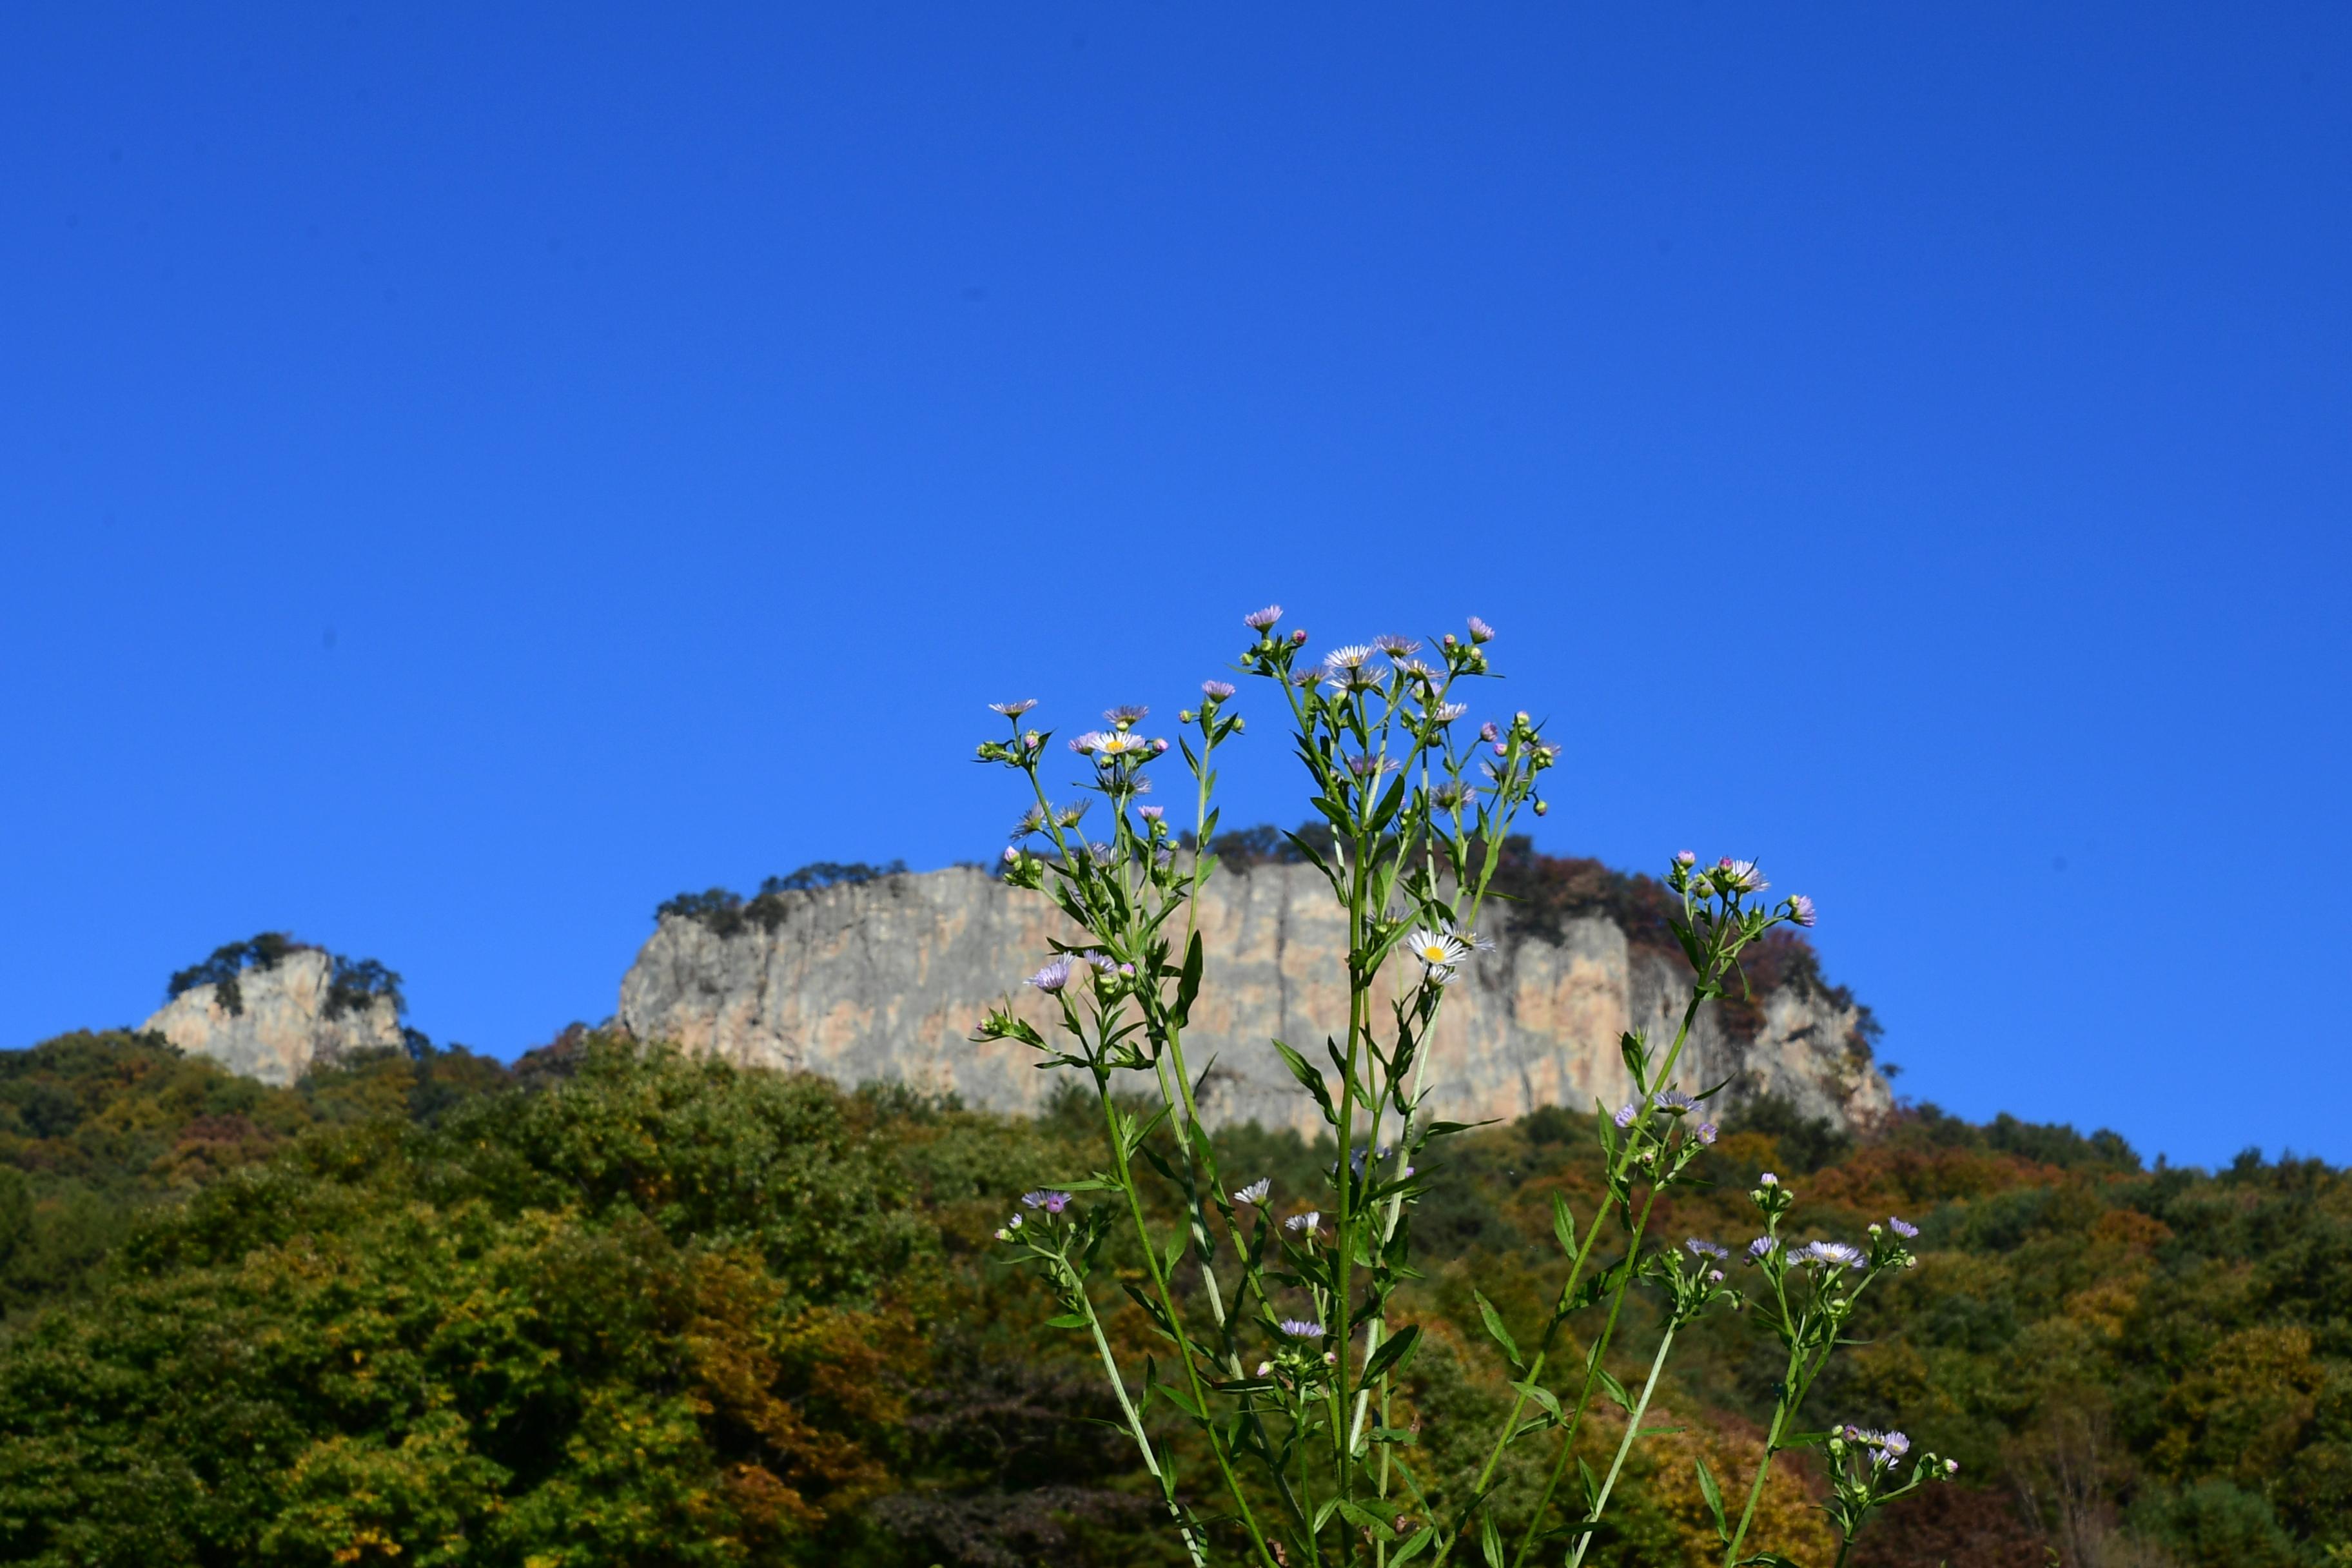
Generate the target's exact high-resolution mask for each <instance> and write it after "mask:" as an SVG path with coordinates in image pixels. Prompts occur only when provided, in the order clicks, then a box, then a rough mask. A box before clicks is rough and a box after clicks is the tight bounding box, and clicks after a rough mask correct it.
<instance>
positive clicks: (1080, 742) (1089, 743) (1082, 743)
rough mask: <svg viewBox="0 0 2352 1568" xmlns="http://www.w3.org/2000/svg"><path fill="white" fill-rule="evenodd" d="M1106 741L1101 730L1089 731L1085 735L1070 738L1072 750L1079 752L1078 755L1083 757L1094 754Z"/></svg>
mask: <svg viewBox="0 0 2352 1568" xmlns="http://www.w3.org/2000/svg"><path fill="white" fill-rule="evenodd" d="M1104 739H1105V736H1104V735H1103V732H1102V731H1100V730H1089V731H1087V732H1086V733H1085V734H1083V735H1073V736H1072V737H1070V750H1072V751H1074V752H1077V753H1078V755H1080V756H1082V757H1083V756H1086V755H1087V754H1089V753H1090V752H1093V751H1094V749H1095V748H1096V747H1097V746H1099V745H1101V744H1102V743H1103V741H1104Z"/></svg>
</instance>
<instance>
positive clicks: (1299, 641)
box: [1290, 626, 1307, 647]
mask: <svg viewBox="0 0 2352 1568" xmlns="http://www.w3.org/2000/svg"><path fill="white" fill-rule="evenodd" d="M1290 646H1291V647H1306V646H1307V628H1306V627H1305V626H1300V627H1299V628H1298V629H1297V631H1295V632H1292V633H1291V634H1290Z"/></svg>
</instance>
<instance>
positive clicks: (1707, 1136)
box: [1695, 1121, 1717, 1143]
mask: <svg viewBox="0 0 2352 1568" xmlns="http://www.w3.org/2000/svg"><path fill="white" fill-rule="evenodd" d="M1695 1131H1696V1132H1697V1133H1698V1141H1699V1142H1702V1143H1712V1142H1715V1139H1716V1132H1717V1128H1716V1125H1715V1123H1714V1122H1712V1121H1702V1122H1700V1123H1699V1124H1698V1126H1697V1127H1696V1129H1695Z"/></svg>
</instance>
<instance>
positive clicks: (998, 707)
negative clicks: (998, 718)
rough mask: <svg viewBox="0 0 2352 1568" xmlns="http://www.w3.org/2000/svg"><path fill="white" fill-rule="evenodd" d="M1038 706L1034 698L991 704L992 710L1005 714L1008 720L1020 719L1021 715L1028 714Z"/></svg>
mask: <svg viewBox="0 0 2352 1568" xmlns="http://www.w3.org/2000/svg"><path fill="white" fill-rule="evenodd" d="M1036 706H1037V700H1036V699H1035V698H1034V697H1024V698H1023V699H1022V700H1020V701H1018V702H992V703H990V704H989V707H990V708H992V709H993V710H995V711H997V712H999V713H1002V714H1003V715H1004V716H1005V717H1006V718H1007V719H1018V718H1020V717H1021V715H1023V714H1024V713H1026V712H1028V711H1029V710H1031V709H1032V708H1034V707H1036Z"/></svg>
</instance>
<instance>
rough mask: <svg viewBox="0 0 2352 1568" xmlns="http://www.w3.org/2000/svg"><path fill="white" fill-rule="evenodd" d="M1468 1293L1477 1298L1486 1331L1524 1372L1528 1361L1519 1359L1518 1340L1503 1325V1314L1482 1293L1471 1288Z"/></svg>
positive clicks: (1514, 1364)
mask: <svg viewBox="0 0 2352 1568" xmlns="http://www.w3.org/2000/svg"><path fill="white" fill-rule="evenodd" d="M1470 1294H1471V1295H1472V1296H1474V1297H1476V1298H1477V1301H1478V1315H1479V1316H1480V1317H1481V1318H1483V1319H1485V1320H1486V1331H1487V1333H1489V1334H1491V1335H1493V1336H1494V1340H1495V1342H1496V1344H1498V1345H1500V1346H1502V1347H1503V1353H1504V1354H1505V1355H1507V1356H1508V1357H1510V1358H1511V1364H1512V1365H1513V1366H1515V1367H1517V1368H1518V1369H1519V1370H1520V1371H1521V1372H1525V1371H1526V1370H1527V1369H1528V1363H1526V1362H1524V1361H1522V1360H1520V1359H1519V1342H1518V1341H1517V1340H1515V1339H1513V1338H1511V1331H1510V1330H1508V1329H1507V1328H1505V1327H1504V1326H1503V1314H1502V1313H1500V1312H1497V1311H1496V1310H1495V1303H1494V1302H1492V1301H1489V1300H1486V1296H1485V1294H1484V1293H1482V1292H1480V1291H1478V1290H1475V1289H1473V1290H1472V1291H1471V1292H1470Z"/></svg>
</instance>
